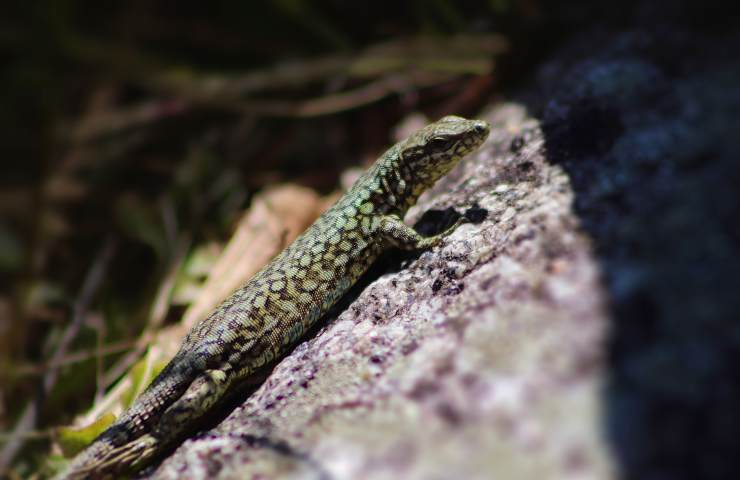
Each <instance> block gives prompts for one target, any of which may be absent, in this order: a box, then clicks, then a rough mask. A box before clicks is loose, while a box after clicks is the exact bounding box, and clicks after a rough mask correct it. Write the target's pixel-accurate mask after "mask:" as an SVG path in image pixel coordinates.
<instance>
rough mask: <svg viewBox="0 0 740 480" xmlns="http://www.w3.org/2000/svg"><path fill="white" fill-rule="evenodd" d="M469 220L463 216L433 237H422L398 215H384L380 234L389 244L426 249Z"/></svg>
mask: <svg viewBox="0 0 740 480" xmlns="http://www.w3.org/2000/svg"><path fill="white" fill-rule="evenodd" d="M468 221H469V220H468V219H467V218H466V217H465V216H462V217H460V218H458V219H457V221H456V222H455V223H454V224H453V225H452V226H451V227H448V228H447V229H445V230H444V231H443V232H441V233H438V234H437V235H433V236H431V237H422V236H421V235H419V232H417V231H416V230H414V229H413V228H411V227H409V226H408V225H406V224H405V223H403V220H401V218H400V217H398V216H397V215H384V216H383V217H381V219H380V226H379V234H380V236H381V237H382V238H383V240H384V241H385V242H387V244H389V245H392V246H394V247H396V248H400V249H402V250H424V249H427V248H431V247H434V246H436V245H438V244H439V242H441V241H442V239H444V238H445V237H447V236H448V235H449V234H451V233H452V232H454V231H455V229H456V228H457V227H459V226H460V225H462V224H463V223H466V222H468Z"/></svg>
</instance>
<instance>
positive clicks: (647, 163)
mask: <svg viewBox="0 0 740 480" xmlns="http://www.w3.org/2000/svg"><path fill="white" fill-rule="evenodd" d="M652 3H657V2H652ZM730 52H735V54H731V53H730ZM737 52H740V35H738V34H737V32H734V33H733V32H726V31H724V32H723V31H718V32H713V31H709V30H707V29H704V30H701V31H699V30H692V29H690V28H688V27H686V26H682V25H681V24H680V23H679V24H673V25H656V24H651V25H649V26H648V25H645V26H642V25H641V24H640V22H639V21H638V22H637V24H636V25H633V26H632V28H631V29H630V30H629V31H625V32H622V33H609V32H601V33H592V34H589V35H588V36H583V37H581V38H578V39H576V40H575V42H574V43H573V44H572V45H571V46H570V47H566V48H565V49H563V50H562V51H561V52H560V53H559V54H557V55H555V56H554V57H553V59H552V60H551V61H550V62H548V64H547V65H546V67H545V68H544V69H542V70H541V75H540V77H539V80H538V82H539V84H538V86H537V88H536V89H535V90H537V93H536V94H535V95H536V96H537V97H538V99H536V100H533V98H534V95H533V96H528V100H527V103H528V105H529V107H530V111H531V112H533V113H534V114H535V115H536V116H538V117H539V118H540V119H541V122H542V129H543V133H544V137H545V148H546V152H547V153H546V155H547V157H548V160H549V161H550V162H552V163H553V164H557V165H560V166H561V167H562V168H564V169H565V171H566V172H567V174H568V175H569V178H570V181H571V184H572V188H573V190H574V192H575V203H574V209H575V212H576V214H577V215H578V216H579V218H580V220H581V227H582V228H583V229H584V230H585V231H586V233H587V234H588V235H589V236H590V237H591V238H592V240H593V244H594V247H595V255H596V257H597V261H598V262H599V263H600V267H601V271H602V274H603V280H604V284H605V286H606V288H607V291H608V295H609V302H610V305H609V308H610V314H611V318H612V320H611V322H612V323H611V337H610V339H609V343H608V372H607V375H608V378H607V386H606V389H605V391H604V396H603V399H604V402H605V408H604V411H605V418H604V431H605V435H606V437H607V440H608V442H609V444H610V445H611V447H612V451H613V454H614V456H615V458H616V463H617V465H618V467H619V468H620V470H621V472H620V473H621V475H622V476H623V477H625V478H654V479H664V478H672V479H673V478H733V477H734V475H736V474H737V463H738V461H737V452H738V451H740V450H739V449H738V440H737V436H738V432H740V408H738V405H740V381H738V378H737V373H736V370H735V368H736V367H737V366H738V365H740V156H739V155H738V151H739V150H740V148H738V142H740V135H739V134H740V129H739V127H738V118H740V115H739V114H740V57H739V56H738V55H737V54H736V53H737ZM528 95H529V94H528ZM512 148H513V147H512Z"/></svg>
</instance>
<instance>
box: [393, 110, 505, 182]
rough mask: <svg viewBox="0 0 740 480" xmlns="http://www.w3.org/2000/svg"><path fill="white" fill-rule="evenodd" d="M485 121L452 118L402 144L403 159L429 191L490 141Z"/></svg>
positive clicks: (448, 117) (436, 123) (434, 124)
mask: <svg viewBox="0 0 740 480" xmlns="http://www.w3.org/2000/svg"><path fill="white" fill-rule="evenodd" d="M490 129H491V127H490V125H489V124H488V122H485V121H483V120H468V119H466V118H462V117H457V116H454V115H448V116H446V117H444V118H442V119H440V120H438V121H436V122H434V123H432V124H430V125H427V126H426V127H424V128H422V129H421V130H419V131H418V132H416V133H414V134H413V135H411V136H410V137H409V138H407V139H406V140H405V141H403V142H401V144H400V152H399V153H400V155H399V157H400V159H401V162H402V163H403V164H404V165H405V166H406V167H407V169H408V170H409V172H410V173H411V175H413V176H414V177H415V178H416V179H417V181H418V182H419V183H421V184H422V185H419V186H420V187H428V186H430V185H432V184H434V182H436V181H437V180H438V179H439V178H441V177H442V176H444V175H445V174H447V172H449V171H450V170H452V167H454V166H455V165H456V164H457V163H458V162H459V161H460V159H461V158H463V157H464V156H465V155H467V154H468V153H470V152H472V151H474V150H476V149H477V148H478V147H479V146H480V145H481V144H482V143H483V141H484V140H485V139H486V138H487V137H488V133H489V132H490Z"/></svg>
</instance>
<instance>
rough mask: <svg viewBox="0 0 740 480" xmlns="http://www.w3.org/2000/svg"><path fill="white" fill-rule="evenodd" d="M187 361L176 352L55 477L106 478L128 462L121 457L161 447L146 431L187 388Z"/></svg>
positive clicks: (152, 450)
mask: <svg viewBox="0 0 740 480" xmlns="http://www.w3.org/2000/svg"><path fill="white" fill-rule="evenodd" d="M188 365H189V363H188V362H183V361H178V356H175V358H173V359H172V361H171V362H170V363H169V364H168V365H167V366H166V367H165V368H164V370H162V372H161V373H160V374H159V375H158V376H157V377H156V378H155V379H154V381H152V383H151V384H150V385H149V386H148V387H147V389H146V390H144V392H143V393H142V394H141V395H140V396H139V397H138V398H137V399H136V401H135V402H134V403H133V405H131V407H129V408H128V409H127V410H126V411H125V412H123V414H121V416H120V417H119V418H118V419H117V420H116V421H115V422H114V423H113V425H111V426H110V427H108V429H106V430H105V431H104V432H103V433H101V434H100V435H99V436H98V437H97V438H96V439H95V440H93V442H92V443H91V444H90V445H89V446H88V447H87V448H86V449H85V450H83V451H82V452H80V453H79V454H78V455H77V456H76V457H75V458H74V459H73V460H72V462H71V463H70V465H69V467H68V468H67V469H66V470H65V471H64V472H62V473H61V474H60V475H59V476H57V477H56V478H57V479H70V480H72V479H74V480H76V479H83V478H108V477H112V476H113V475H114V474H116V473H120V472H118V469H120V468H121V466H122V465H126V464H127V463H128V462H125V461H123V462H122V459H126V458H136V457H139V456H144V455H143V454H144V453H146V455H145V456H146V457H147V458H150V457H151V456H152V455H154V454H155V453H157V451H158V450H159V449H160V448H161V446H160V445H158V441H157V440H156V438H155V437H153V436H152V435H150V434H149V433H150V432H151V430H152V429H153V428H154V426H155V425H156V423H157V421H158V419H159V417H160V415H161V414H162V412H164V411H165V410H166V409H167V408H168V407H169V406H170V405H172V404H173V403H175V401H176V400H177V399H178V398H179V397H180V396H181V395H182V393H183V392H184V391H185V390H187V388H188V386H189V385H190V383H191V381H192V372H191V368H188Z"/></svg>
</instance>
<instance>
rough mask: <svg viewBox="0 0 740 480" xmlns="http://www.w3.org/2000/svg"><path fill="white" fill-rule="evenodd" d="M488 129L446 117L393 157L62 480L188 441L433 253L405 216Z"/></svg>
mask: <svg viewBox="0 0 740 480" xmlns="http://www.w3.org/2000/svg"><path fill="white" fill-rule="evenodd" d="M488 133H489V125H488V124H487V123H486V122H484V121H482V120H467V119H464V118H461V117H456V116H447V117H444V118H442V119H441V120H439V121H437V122H435V123H432V124H430V125H427V126H426V127H424V128H422V129H421V130H419V131H418V132H416V133H414V134H413V135H411V136H410V137H409V138H407V139H406V140H403V141H401V142H399V143H397V144H396V145H394V146H392V147H391V148H390V149H388V150H387V151H386V152H385V153H384V154H383V155H382V156H381V157H380V158H379V159H378V160H377V161H376V163H375V164H374V165H372V166H371V167H370V169H368V170H367V171H366V172H365V173H364V174H363V175H362V176H361V177H360V178H359V179H358V180H357V182H356V183H355V184H354V185H353V186H352V188H351V189H350V190H349V191H348V192H347V193H346V194H345V195H344V196H343V197H342V198H341V199H339V201H338V202H337V203H336V204H335V205H334V206H333V207H331V208H330V209H329V210H327V211H326V212H325V213H324V214H323V215H322V216H321V217H319V218H318V219H317V220H316V222H315V223H314V224H313V225H312V226H311V227H309V228H308V229H307V230H306V231H305V232H304V233H303V234H302V235H301V236H300V237H298V238H297V239H296V240H295V242H293V243H292V244H291V245H290V246H289V247H288V248H286V249H285V250H284V251H283V252H282V253H280V254H279V255H278V256H277V257H275V258H274V259H273V260H272V261H271V262H270V263H269V264H268V265H267V266H265V267H264V268H263V269H262V270H261V271H260V272H259V273H257V274H256V275H255V276H254V277H252V278H251V279H250V280H249V281H247V282H246V283H245V284H244V285H243V286H242V287H241V288H239V289H238V290H236V291H235V292H234V293H233V294H232V295H231V296H230V297H229V298H227V299H226V300H225V301H224V302H223V303H222V304H221V305H219V306H218V307H217V308H216V309H215V310H214V311H213V312H212V313H211V314H210V315H209V316H208V317H206V318H205V319H203V320H202V321H201V322H199V323H198V324H196V325H195V326H194V327H193V328H192V329H191V331H190V332H189V333H188V335H187V336H186V338H185V340H184V341H183V343H182V345H181V347H180V350H179V351H178V353H177V354H176V355H175V356H174V357H173V359H172V360H171V361H170V363H169V364H168V365H167V366H166V367H165V369H164V370H163V371H162V372H161V373H160V374H159V375H158V376H157V378H155V379H154V381H153V382H152V383H151V385H150V386H149V387H148V388H147V389H146V390H145V391H144V392H143V393H142V394H141V396H140V397H139V398H138V399H137V400H136V401H135V402H134V404H133V405H132V406H131V407H130V408H129V409H128V410H126V411H125V412H124V413H123V414H122V415H121V416H120V417H119V418H118V419H117V420H116V422H115V423H114V424H113V425H112V426H111V427H110V428H108V429H107V430H106V431H104V432H103V433H102V434H101V435H100V436H99V437H98V438H96V439H95V440H94V441H93V443H92V444H91V445H90V446H89V447H88V448H87V449H86V450H84V451H83V452H81V453H80V454H79V455H78V456H77V457H76V458H75V459H74V460H73V461H72V463H71V465H70V466H69V469H68V470H67V471H66V472H65V473H64V474H63V477H65V478H104V477H107V476H111V475H114V474H117V473H121V472H126V471H132V470H136V469H138V468H141V467H142V466H144V465H146V463H148V462H149V461H150V460H151V459H152V458H153V457H155V456H156V455H157V454H158V453H161V452H162V451H163V450H164V449H166V448H168V447H171V446H173V445H175V444H177V442H179V441H182V440H183V438H182V437H183V434H184V433H186V429H187V427H188V426H189V425H192V424H196V423H197V421H198V420H199V419H200V418H201V417H203V415H204V414H206V413H207V412H208V411H209V410H210V409H211V408H212V407H213V406H214V405H215V404H216V403H217V402H218V401H219V400H220V399H221V398H223V396H224V394H225V393H226V392H227V391H228V390H229V388H230V387H231V386H233V385H234V384H235V383H237V382H238V381H239V380H241V379H243V378H245V377H247V376H248V375H250V374H252V373H253V372H255V371H257V370H258V369H259V368H260V367H262V366H264V365H265V364H267V363H269V362H270V361H272V360H274V359H275V358H277V357H278V356H280V355H281V354H282V353H284V352H285V351H286V350H287V349H288V348H289V347H290V346H291V345H292V344H293V343H295V342H296V341H297V340H298V339H299V338H300V337H301V336H302V335H303V334H304V333H305V332H306V331H307V330H308V329H309V328H310V327H311V325H312V324H313V323H314V322H315V321H316V320H317V319H318V318H319V317H321V315H323V314H324V313H325V312H326V311H327V310H328V309H329V308H330V307H331V306H332V305H334V303H335V302H336V301H337V300H338V299H339V298H340V297H341V296H342V295H344V294H345V293H346V292H347V290H349V288H350V287H351V286H352V285H353V284H354V283H355V282H356V281H357V279H358V278H359V277H360V276H361V275H362V274H363V273H364V272H365V271H366V270H367V269H368V267H369V266H370V265H371V264H372V263H373V262H374V261H375V259H376V258H377V257H378V256H379V255H380V254H381V253H382V252H383V251H385V250H387V249H389V248H402V249H407V250H411V249H424V248H429V247H432V246H434V245H436V244H437V243H439V241H440V240H441V239H442V238H444V237H445V236H447V235H448V234H450V233H451V232H452V231H453V230H454V229H455V228H456V227H457V226H458V225H459V224H461V223H462V222H464V221H465V218H460V219H459V220H458V221H457V223H455V225H453V226H452V227H450V228H448V229H447V230H445V231H444V232H442V233H440V234H438V235H435V236H432V237H422V236H420V235H419V234H418V233H417V232H416V231H415V230H413V229H412V228H411V227H409V226H407V225H406V224H404V223H403V220H402V219H403V216H404V215H405V213H406V211H407V210H408V209H409V207H411V206H412V205H413V204H415V203H416V200H417V199H418V198H419V195H421V193H422V192H423V191H424V190H426V189H428V188H429V187H431V186H432V185H433V184H434V183H435V182H436V181H437V180H438V179H439V178H441V177H442V176H444V175H445V174H446V173H447V172H449V171H450V170H451V169H452V167H454V166H455V165H456V164H457V163H458V162H459V160H460V159H461V158H462V157H464V156H465V155H467V154H468V153H470V152H472V151H474V150H476V149H477V148H478V147H479V146H480V145H481V144H482V143H483V141H484V140H485V139H486V137H487V136H488Z"/></svg>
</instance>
